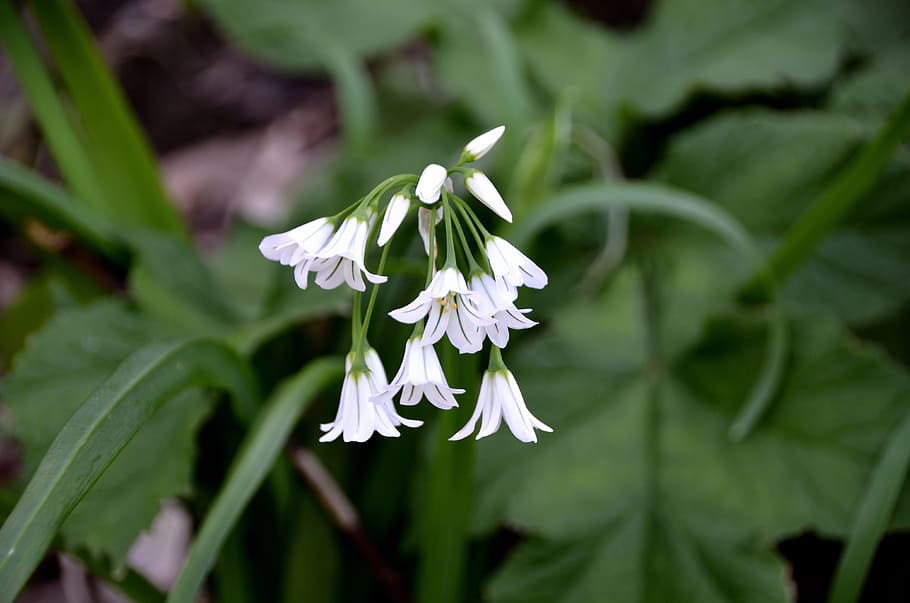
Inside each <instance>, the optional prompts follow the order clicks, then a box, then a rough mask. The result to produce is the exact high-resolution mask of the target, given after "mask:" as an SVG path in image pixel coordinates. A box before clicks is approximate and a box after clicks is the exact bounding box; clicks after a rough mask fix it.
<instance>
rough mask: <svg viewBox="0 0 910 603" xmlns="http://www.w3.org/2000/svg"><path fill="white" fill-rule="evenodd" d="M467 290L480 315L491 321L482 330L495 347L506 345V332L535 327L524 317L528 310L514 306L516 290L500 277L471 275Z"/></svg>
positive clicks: (507, 333)
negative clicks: (489, 317) (487, 317)
mask: <svg viewBox="0 0 910 603" xmlns="http://www.w3.org/2000/svg"><path fill="white" fill-rule="evenodd" d="M470 288H471V291H473V292H474V293H475V296H474V298H473V299H474V303H475V305H476V306H477V309H478V310H479V311H480V313H481V314H482V315H484V316H491V317H492V318H493V322H491V323H490V324H488V325H484V326H483V327H481V328H482V329H483V330H484V332H485V333H486V335H487V337H489V338H490V341H492V342H493V343H494V344H495V345H496V346H498V347H501V348H504V347H506V345H508V343H509V329H530V328H531V327H533V326H534V325H536V324H537V323H536V322H534V321H533V320H531V319H529V318H527V317H526V316H525V314H526V313H528V312H530V311H531V310H519V309H518V308H516V307H515V300H516V299H518V291H517V290H516V288H515V287H513V286H511V285H509V284H508V283H506V282H505V280H503V279H502V278H494V277H492V276H490V275H489V274H486V273H485V272H478V273H475V274H474V275H473V276H471V283H470Z"/></svg>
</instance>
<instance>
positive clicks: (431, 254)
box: [424, 207, 436, 288]
mask: <svg viewBox="0 0 910 603" xmlns="http://www.w3.org/2000/svg"><path fill="white" fill-rule="evenodd" d="M429 212H430V225H429V232H428V234H427V241H428V243H427V247H428V250H427V280H426V283H425V284H424V288H426V287H428V286H429V285H430V281H432V280H433V273H434V272H436V208H435V207H431V208H430V209H429Z"/></svg>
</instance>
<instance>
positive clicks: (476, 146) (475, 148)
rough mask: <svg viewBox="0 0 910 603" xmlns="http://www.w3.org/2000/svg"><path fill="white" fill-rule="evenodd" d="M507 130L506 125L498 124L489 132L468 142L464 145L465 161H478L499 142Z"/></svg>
mask: <svg viewBox="0 0 910 603" xmlns="http://www.w3.org/2000/svg"><path fill="white" fill-rule="evenodd" d="M505 131H506V127H505V126H498V127H496V128H493V129H492V130H490V131H489V132H484V133H483V134H481V135H480V136H478V137H477V138H475V139H474V140H472V141H471V142H469V143H468V144H466V145H465V147H464V154H465V161H477V160H478V159H480V158H481V157H483V156H484V155H486V154H487V153H488V152H489V150H490V149H492V148H493V145H495V144H496V143H497V142H499V139H500V138H501V137H502V134H503V132H505Z"/></svg>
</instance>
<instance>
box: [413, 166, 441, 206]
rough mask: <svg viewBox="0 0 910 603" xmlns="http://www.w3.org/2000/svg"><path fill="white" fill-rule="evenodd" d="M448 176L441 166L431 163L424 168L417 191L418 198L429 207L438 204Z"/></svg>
mask: <svg viewBox="0 0 910 603" xmlns="http://www.w3.org/2000/svg"><path fill="white" fill-rule="evenodd" d="M447 176H448V172H447V171H446V169H445V168H444V167H442V166H441V165H439V164H436V163H431V164H430V165H428V166H427V167H425V168H423V172H421V174H420V179H419V180H418V181H417V188H416V190H415V192H416V193H417V198H418V199H420V200H421V201H422V202H423V203H426V204H427V205H431V204H433V203H436V201H438V200H439V195H440V194H441V190H442V187H443V185H444V184H445V181H446V177H447Z"/></svg>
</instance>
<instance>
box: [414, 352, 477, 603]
mask: <svg viewBox="0 0 910 603" xmlns="http://www.w3.org/2000/svg"><path fill="white" fill-rule="evenodd" d="M444 350H445V351H444V352H443V354H442V359H441V360H442V364H443V369H444V373H445V375H446V376H447V377H448V379H449V382H450V383H458V384H462V383H463V384H473V383H474V382H475V381H476V380H477V355H475V354H472V355H458V354H457V353H456V352H455V349H454V348H453V347H451V346H446V347H445V348H444ZM465 389H466V391H465V393H464V394H463V395H462V397H461V398H462V399H461V401H460V403H459V406H458V407H457V408H453V409H452V410H450V411H447V412H444V413H440V414H439V417H438V419H437V420H436V425H435V433H434V434H433V436H432V441H431V443H430V449H429V455H428V458H429V460H428V463H427V467H426V470H425V471H426V472H425V482H424V484H423V491H422V496H421V498H420V503H419V505H418V507H417V511H416V512H417V519H416V521H417V529H418V566H417V583H416V600H417V601H418V603H457V602H459V601H462V600H464V597H465V593H464V592H463V590H464V585H465V580H464V574H465V567H466V557H467V550H468V549H467V545H468V538H469V534H468V530H469V528H470V524H471V510H472V505H473V497H474V491H473V485H474V453H475V450H474V449H475V446H476V443H475V442H474V440H471V439H466V440H462V441H460V442H450V441H449V437H450V436H451V435H452V434H453V433H455V432H456V431H457V430H458V429H459V428H460V427H461V426H462V425H463V424H464V423H465V422H466V421H467V419H468V417H469V416H470V414H471V408H472V406H473V405H472V402H473V400H474V399H475V398H476V391H475V390H474V388H473V387H470V388H465Z"/></svg>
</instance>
